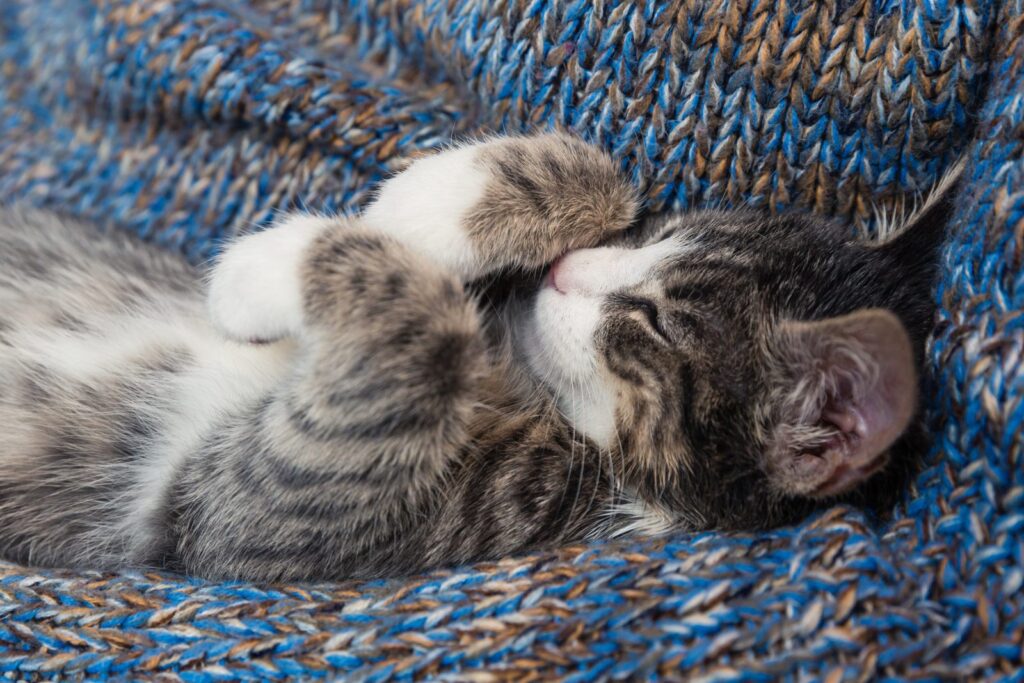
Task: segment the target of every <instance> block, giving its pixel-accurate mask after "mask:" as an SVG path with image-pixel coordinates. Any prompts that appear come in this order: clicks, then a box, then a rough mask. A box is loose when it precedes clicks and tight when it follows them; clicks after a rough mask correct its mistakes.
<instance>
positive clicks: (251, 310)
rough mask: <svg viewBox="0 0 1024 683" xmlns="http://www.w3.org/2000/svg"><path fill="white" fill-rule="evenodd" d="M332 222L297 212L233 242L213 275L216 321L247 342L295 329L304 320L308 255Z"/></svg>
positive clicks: (210, 295)
mask: <svg viewBox="0 0 1024 683" xmlns="http://www.w3.org/2000/svg"><path fill="white" fill-rule="evenodd" d="M330 224H331V220H330V219H328V218H324V217H321V216H310V215H307V214H293V215H291V216H287V217H285V218H284V219H283V220H282V221H281V222H280V223H278V224H277V225H275V226H273V227H271V228H268V229H266V230H262V231H260V232H255V233H251V234H249V235H245V236H244V237H242V238H240V239H239V240H237V241H235V242H233V243H231V244H229V245H228V246H227V248H226V250H225V251H224V253H223V255H222V256H221V257H220V259H219V260H218V262H217V265H216V266H214V269H213V272H212V273H211V276H210V284H209V291H208V295H207V307H208V309H209V312H210V318H211V319H212V321H213V324H214V325H215V326H216V327H217V328H218V329H219V330H220V331H221V332H223V333H224V334H225V335H227V336H228V337H230V338H231V339H235V340H237V341H242V342H256V341H274V340H276V339H281V338H283V337H287V336H289V335H291V334H294V333H295V332H296V331H297V330H298V329H299V328H300V327H301V325H302V308H303V306H302V281H301V275H300V271H301V268H302V260H303V258H304V257H305V254H306V249H307V248H308V247H309V245H310V243H312V241H313V240H314V239H316V237H317V235H319V234H320V233H321V232H322V231H323V230H325V229H326V228H327V227H328V226H329V225H330Z"/></svg>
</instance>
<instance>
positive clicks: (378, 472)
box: [0, 134, 952, 580]
mask: <svg viewBox="0 0 1024 683" xmlns="http://www.w3.org/2000/svg"><path fill="white" fill-rule="evenodd" d="M951 186H952V183H951V182H950V183H947V187H944V188H943V189H941V191H939V192H937V193H936V194H935V195H934V197H935V201H932V202H930V203H929V204H928V205H927V206H926V207H924V209H923V210H922V211H920V212H918V213H917V214H916V215H915V217H914V218H913V219H912V220H911V221H910V224H909V225H908V226H906V227H905V228H904V229H902V230H901V231H900V232H899V233H898V234H896V235H894V236H892V237H891V238H890V239H888V240H886V241H884V242H881V243H867V242H859V241H856V240H853V239H851V238H849V237H848V233H847V230H846V229H845V228H844V227H842V226H839V225H836V224H833V223H830V222H827V221H824V220H822V219H820V218H815V217H811V216H800V215H790V216H781V217H768V216H764V215H761V214H759V213H756V212H753V211H746V210H742V211H700V212H693V213H688V214H676V215H664V216H660V217H654V218H651V219H648V220H646V221H642V222H635V221H634V219H635V217H636V213H637V210H638V198H637V196H636V194H635V192H634V190H633V188H632V187H631V186H630V185H629V183H628V182H627V181H626V180H625V178H623V177H622V176H621V175H620V173H619V172H618V170H617V168H616V166H615V164H613V163H612V161H611V160H610V159H609V158H608V157H606V156H605V155H604V154H603V153H602V152H600V151H599V150H597V149H595V148H592V147H590V146H587V145H585V144H584V143H582V142H580V141H578V140H575V139H573V138H571V137H568V136H565V135H561V134H547V135H540V136H536V137H530V138H498V139H492V140H490V141H487V142H482V143H477V144H471V145H466V146H462V147H456V148H454V149H451V150H447V151H443V152H440V153H438V154H436V155H434V156H429V157H425V158H422V159H419V160H417V161H415V162H414V163H412V164H411V166H410V167H409V168H408V169H407V170H406V171H404V172H402V173H400V174H398V175H396V176H395V177H393V178H391V179H390V180H388V181H386V182H385V183H383V185H382V186H381V188H380V191H379V194H378V196H377V198H376V200H375V201H374V202H373V204H372V205H371V206H370V207H369V208H368V210H367V211H366V212H365V213H364V214H363V215H362V216H360V217H357V218H343V217H323V216H312V215H298V214H296V215H290V216H287V217H284V218H283V219H282V220H281V221H280V222H279V224H278V225H276V226H275V227H272V228H270V229H267V230H265V231H262V232H258V233H254V234H250V235H246V236H244V237H242V238H240V239H238V240H236V241H234V242H233V243H231V244H229V245H228V246H227V248H226V250H225V251H224V252H223V255H222V257H221V258H220V260H219V261H218V263H217V264H216V265H215V267H214V268H213V269H212V272H210V273H209V274H208V280H209V282H208V287H204V284H203V282H202V277H203V276H202V274H201V273H199V272H196V271H195V270H193V269H192V268H190V267H189V266H187V265H186V264H185V263H183V262H182V261H180V260H178V259H177V258H175V257H173V256H172V255H169V254H166V253H163V252H161V251H159V250H157V249H155V248H153V247H150V246H148V245H145V244H143V243H140V242H138V241H136V240H134V239H133V238H130V237H128V236H126V235H122V234H118V233H114V232H110V233H106V232H100V231H97V230H95V229H94V228H91V227H89V226H84V225H76V224H73V223H67V222H64V221H62V220H60V219H58V218H56V217H54V216H52V215H48V214H44V213H39V212H33V211H20V210H6V211H4V212H3V213H2V215H0V554H2V555H3V556H4V557H6V558H7V559H10V560H16V561H19V562H22V563H28V564H37V565H77V566H89V567H116V566H123V565H149V566H157V567H163V568H169V569H174V570H180V571H185V572H188V573H192V574H198V575H202V576H208V577H233V578H244V579H254V580H293V579H313V578H317V579H336V578H343V577H357V576H359V577H366V576H381V575H391V574H400V573H408V572H413V571H418V570H422V569H424V568H428V567H432V566H437V565H443V564H453V563H463V562H469V561H473V560H479V559H485V558H495V557H498V556H500V555H504V554H507V553H514V552H518V551H522V550H525V549H531V548H536V547H541V546H551V545H554V544H558V543H564V542H568V541H571V540H577V539H581V538H584V537H588V536H602V535H605V536H608V535H615V534H619V533H627V532H633V531H644V532H659V531H664V530H667V529H690V530H698V529H725V530H729V529H760V528H765V527H769V526H773V525H778V524H783V523H787V522H791V521H794V520H796V519H798V518H799V517H800V516H801V515H804V514H806V513H808V512H810V511H811V510H813V509H814V508H815V507H817V506H819V505H822V504H824V503H828V502H831V501H835V500H837V499H853V500H857V501H862V502H866V503H872V502H874V503H876V504H883V505H884V504H887V502H891V497H892V495H893V493H894V492H895V491H898V487H899V485H900V483H901V482H903V481H905V478H906V474H907V472H908V471H909V470H910V469H911V468H912V467H913V464H914V457H913V456H914V454H915V453H916V452H918V450H919V449H920V446H919V444H918V441H919V439H920V437H921V431H922V430H921V428H920V421H919V419H918V418H917V417H915V416H916V415H917V387H918V376H919V374H920V373H919V371H920V369H921V367H922V364H923V348H924V341H925V337H926V335H927V333H928V330H929V327H930V324H931V321H932V314H933V313H932V303H931V293H930V287H931V284H932V280H933V278H934V276H935V270H936V261H937V256H936V250H937V246H938V245H939V243H940V241H941V236H942V231H943V224H944V219H945V215H946V214H947V213H948V210H949V207H948V196H949V195H950V191H949V187H951ZM598 245H601V246H598ZM531 272H537V273H542V274H543V279H540V276H538V277H537V278H535V279H533V280H531V279H530V275H529V274H530V273H531ZM509 274H512V275H511V276H512V277H513V278H518V280H517V281H515V286H513V287H511V289H509V288H508V287H506V288H505V289H502V287H501V286H498V285H497V284H495V277H496V276H502V275H504V276H508V275H509ZM527 283H532V284H527ZM503 291H504V292H505V293H504V294H503V293H502V292H503Z"/></svg>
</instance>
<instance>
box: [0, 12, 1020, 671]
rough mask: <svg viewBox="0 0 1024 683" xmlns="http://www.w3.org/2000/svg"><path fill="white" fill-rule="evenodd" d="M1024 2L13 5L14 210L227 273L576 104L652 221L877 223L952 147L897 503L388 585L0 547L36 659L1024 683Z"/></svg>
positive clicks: (9, 103) (19, 646) (4, 599)
mask: <svg viewBox="0 0 1024 683" xmlns="http://www.w3.org/2000/svg"><path fill="white" fill-rule="evenodd" d="M1022 14H1024V0H820V1H814V0H779V1H778V2H768V1H767V0H666V1H664V2H644V1H642V0H640V1H637V2H616V0H595V1H593V2H585V1H584V0H495V1H493V2H492V1H490V0H257V1H255V2H245V1H244V0H134V1H133V0H104V1H100V0H97V2H86V1H84V0H7V1H6V2H2V3H0V200H2V201H12V200H18V201H24V202H30V203H34V204H39V205H45V206H50V207H55V208H59V209H61V210H62V211H65V212H68V213H72V214H75V215H78V216H82V217H85V218H91V219H97V220H102V221H107V222H112V223H114V224H117V225H119V226H121V227H123V228H124V229H126V230H131V231H134V232H136V233H138V234H140V235H142V236H144V237H145V238H147V239H150V240H152V241H154V242H156V243H159V244H161V245H164V246H166V247H167V248H168V249H173V250H177V251H180V252H182V253H184V254H186V255H187V256H188V257H189V258H191V259H193V260H196V261H198V260H202V259H205V258H207V257H209V256H210V255H212V254H213V253H215V250H216V245H217V241H218V239H220V238H223V237H224V236H228V235H231V234H233V233H235V232H237V231H240V230H249V229H252V228H253V227H256V226H260V225H264V224H266V223H267V222H269V221H270V220H271V217H272V213H273V212H274V211H276V210H279V209H282V208H288V207H293V206H304V205H305V206H310V207H323V208H328V209H339V210H340V209H345V210H347V209H356V208H358V207H359V206H360V205H361V204H362V203H363V202H364V201H365V199H366V197H367V192H368V188H370V187H372V185H373V183H374V182H375V181H377V180H378V179H380V178H381V177H383V176H385V175H386V174H387V173H388V172H389V171H391V170H392V169H394V168H395V167H396V164H397V163H398V161H399V160H400V159H401V158H402V157H407V156H409V155H413V154H416V153H417V152H418V151H421V150H424V149H426V148H429V147H431V146H433V145H436V144H439V143H443V142H445V141H447V140H449V139H450V138H451V137H452V136H453V135H454V136H460V135H468V134H473V133H477V132H480V131H500V130H507V131H522V130H527V129H534V128H543V127H548V126H558V127H562V128H566V129H570V130H572V131H575V132H576V133H578V134H579V135H581V136H583V137H585V138H586V139H589V140H592V141H594V142H596V143H598V144H601V145H603V146H604V147H606V148H607V149H608V150H610V151H611V152H612V153H613V154H614V155H615V157H616V158H618V159H620V160H621V162H622V164H623V167H624V168H625V169H628V171H629V172H630V173H631V174H632V176H633V178H635V180H636V182H637V184H638V185H640V186H641V187H642V188H643V189H644V191H645V192H646V196H647V198H648V205H649V206H650V207H651V208H653V209H659V208H668V207H675V208H685V207H693V206H701V205H707V204H719V203H722V204H726V205H730V204H737V203H741V202H747V203H750V204H754V205H759V206H766V207H768V208H770V209H772V210H780V209H783V208H793V209H798V210H799V209H803V210H809V211H815V212H820V213H823V214H830V215H835V216H839V217H842V218H844V219H847V220H849V221H850V222H851V223H852V224H858V225H859V226H860V227H862V228H864V229H868V230H870V229H871V226H872V218H871V216H872V203H873V202H875V203H878V204H880V205H882V206H892V205H895V204H896V203H897V202H899V201H900V200H901V199H904V198H907V197H908V195H913V194H914V193H916V192H919V191H922V190H923V189H925V188H927V187H928V186H929V185H930V184H931V183H932V182H933V181H934V180H935V179H936V178H937V177H938V176H939V175H940V174H941V172H942V170H943V169H944V168H946V167H947V166H948V165H949V164H950V163H951V162H952V161H953V160H954V159H955V158H956V157H958V156H959V155H961V154H966V155H967V158H968V167H967V177H968V180H967V186H966V189H965V191H964V192H963V194H962V196H961V197H960V199H959V202H958V205H957V216H956V224H955V227H954V231H953V232H954V234H953V235H952V237H951V238H950V240H949V243H948V245H947V246H946V247H945V249H944V252H943V253H944V256H943V266H942V271H943V275H942V282H941V285H940V286H939V288H938V291H937V293H936V296H937V297H938V302H939V306H940V315H939V320H938V322H937V326H936V328H935V334H934V341H933V343H932V344H931V347H930V351H929V359H930V366H931V367H930V369H931V371H932V373H933V377H934V381H933V383H932V384H933V386H932V389H931V390H930V391H929V395H928V397H927V399H926V400H927V405H928V407H929V415H930V418H929V419H930V424H931V427H932V431H933V433H934V435H935V443H934V447H933V449H932V451H931V453H930V454H929V456H928V467H927V469H926V471H924V472H923V474H921V476H920V477H919V478H918V479H917V481H916V482H915V485H914V486H913V488H912V490H911V491H909V492H908V494H907V497H906V499H905V501H904V502H903V503H902V504H900V505H899V507H898V509H897V510H896V511H895V515H894V519H891V520H889V521H885V522H878V521H875V520H873V519H869V518H867V517H866V516H865V515H863V514H862V513H860V512H858V511H857V510H853V509H848V508H836V509H832V510H829V511H827V512H825V513H823V514H820V515H819V516H817V517H815V518H813V519H811V520H808V521H807V522H806V523H804V524H802V525H800V526H796V527H793V528H786V529H780V530H778V531H775V532H771V533H765V534H758V535H742V534H740V535H719V534H709V533H705V534H685V535H676V536H673V537H669V538H663V539H656V540H634V541H630V542H626V543H618V544H601V543H595V544H590V545H580V546H574V547H568V548H562V549H559V550H557V551H552V552H545V553H539V554H535V555H531V556H526V557H516V558H510V559H507V560H503V561H501V562H495V563H489V564H481V565H477V566H472V567H463V568H457V569H451V570H447V571H439V572H436V573H433V574H429V575H426V576H420V577H413V578H408V579H405V580H400V581H392V582H371V583H366V582H363V583H342V584H330V585H324V584H318V585H287V586H285V585H273V586H263V585H248V584H238V583H226V584H225V583H210V582H205V581H200V580H196V579H191V578H185V577H181V576H174V575H168V574H158V573H123V574H100V573H93V572H70V571H50V570H46V571H41V570H36V569H31V568H26V567H18V566H13V565H10V564H0V672H2V674H3V675H4V676H5V677H7V678H9V679H14V680H36V679H51V678H52V679H58V678H59V679H69V678H82V679H98V678H103V677H111V678H125V679H143V678H145V679H153V678H156V679H158V680H165V681H177V680H184V681H196V682H199V681H212V680H221V679H223V680H239V679H254V680H256V679H258V680H274V679H283V678H289V677H300V678H326V679H333V678H337V677H344V678H350V679H353V680H372V681H388V680H406V679H413V678H421V677H441V678H444V679H452V680H473V681H489V680H504V679H517V680H519V679H523V680H532V679H539V678H543V679H547V678H554V677H564V678H565V679H566V680H573V681H576V680H618V679H657V678H690V677H693V678H703V679H706V680H715V681H719V680H730V681H731V680H768V679H775V678H785V679H790V680H825V681H830V682H835V681H844V680H851V681H852V680H863V679H866V678H870V677H878V678H892V679H896V678H928V679H933V680H934V679H943V678H971V679H991V680H995V679H1002V678H1005V679H1007V680H1022V679H1024V673H1022V657H1024V654H1022V653H1024V591H1022V586H1024V369H1022V359H1024V314H1022V309H1024V275H1022V273H1024V270H1022V267H1024V153H1022V152H1024V19H1022Z"/></svg>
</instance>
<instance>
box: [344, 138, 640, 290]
mask: <svg viewBox="0 0 1024 683" xmlns="http://www.w3.org/2000/svg"><path fill="white" fill-rule="evenodd" d="M638 206H639V202H638V199H637V195H636V191H635V189H634V188H633V186H632V185H631V184H630V183H629V182H628V181H627V180H626V178H625V177H623V175H622V174H621V173H620V172H619V170H618V168H617V167H616V165H615V163H614V162H613V161H612V159H611V158H610V157H608V155H607V154H605V153H604V152H603V151H602V150H601V149H599V148H597V147H595V146H592V145H588V144H587V143H585V142H583V141H582V140H578V139H576V138H573V137H571V136H569V135H566V134H562V133H547V134H543V135H535V136H530V137H512V138H503V137H498V138H493V139H491V140H487V141H484V142H478V143H474V144H469V145H463V146H460V147H456V148H454V149H450V150H445V151H442V152H439V153H437V154H435V155H433V156H428V157H425V158H422V159H418V160H416V161H414V162H413V163H412V164H411V165H410V166H409V167H408V169H407V170H405V171H403V172H402V173H399V174H398V175H396V176H394V177H393V178H391V179H390V180H388V181H386V182H385V183H384V184H383V185H381V187H380V189H379V191H378V195H377V199H376V200H375V201H374V203H373V204H371V205H370V207H369V208H368V209H367V211H366V213H365V214H364V216H363V218H364V220H365V222H366V223H367V224H369V225H371V226H372V227H374V228H375V229H377V230H380V231H382V232H385V233H387V234H389V235H391V236H393V237H395V238H397V239H399V240H400V241H402V242H404V243H406V244H407V245H409V246H410V247H412V248H413V249H414V250H416V251H417V252H419V253H421V254H424V255H426V256H428V257H430V258H432V259H434V260H435V261H438V262H440V263H441V264H442V265H444V266H445V267H447V268H448V269H449V270H451V271H453V272H454V273H456V274H457V275H459V276H460V277H462V279H463V280H472V279H474V278H477V277H480V276H481V275H485V274H487V273H491V272H494V271H496V270H500V269H503V268H508V267H522V268H537V267H540V266H543V265H546V264H548V263H550V262H551V261H553V260H554V259H555V258H556V257H558V256H559V255H560V254H562V253H564V252H566V251H569V250H571V249H579V248H584V247H592V246H594V245H596V244H598V243H600V242H601V241H602V240H604V239H606V238H607V237H609V236H611V235H613V234H615V233H617V232H619V231H621V230H623V229H625V228H626V227H627V226H628V225H629V224H630V223H631V222H632V220H633V218H634V216H635V214H636V212H637V209H638Z"/></svg>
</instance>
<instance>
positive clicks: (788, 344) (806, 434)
mask: <svg viewBox="0 0 1024 683" xmlns="http://www.w3.org/2000/svg"><path fill="white" fill-rule="evenodd" d="M777 342H778V351H777V358H776V360H777V362H778V363H779V364H780V366H781V371H782V372H781V377H780V379H779V380H778V381H779V382H780V384H781V394H782V398H781V401H780V403H781V406H782V408H781V412H780V413H779V414H778V416H777V419H778V422H777V424H776V427H775V430H774V434H775V439H774V443H773V444H772V448H771V452H770V454H769V461H768V463H767V464H768V472H769V475H770V476H771V478H772V480H773V482H774V483H775V485H776V486H777V487H778V488H780V489H781V490H783V491H784V492H786V493H789V494H794V495H804V496H812V497H823V496H831V495H837V494H840V493H843V492H845V491H848V490H849V489H851V488H853V487H854V486H856V485H857V484H858V483H860V482H862V481H864V480H865V479H867V478H868V477H870V476H871V475H873V474H874V473H875V472H876V471H878V470H879V469H881V468H882V467H883V466H884V465H885V464H886V457H887V451H888V448H889V447H890V446H891V445H892V444H893V442H895V441H896V439H898V438H899V437H900V435H901V434H902V433H903V432H904V431H905V430H906V428H907V426H908V425H909V424H910V420H911V418H912V417H913V415H914V412H915V410H916V406H917V373H916V370H915V366H914V352H913V346H912V345H911V342H910V337H909V336H908V334H907V331H906V329H905V328H904V327H903V324H902V323H901V322H900V321H899V319H898V318H897V317H896V316H895V315H893V314H892V313H891V312H889V311H887V310H884V309H864V310H861V311H857V312H855V313H851V314H849V315H844V316H840V317H836V318H828V319H825V320H818V321H812V322H785V323H782V324H781V325H780V327H779V330H778V339H777Z"/></svg>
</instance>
